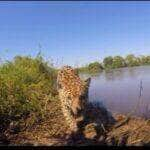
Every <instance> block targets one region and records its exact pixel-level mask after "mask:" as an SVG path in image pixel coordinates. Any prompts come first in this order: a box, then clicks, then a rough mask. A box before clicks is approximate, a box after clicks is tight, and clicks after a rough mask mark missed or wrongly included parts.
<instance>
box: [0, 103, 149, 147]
mask: <svg viewBox="0 0 150 150" xmlns="http://www.w3.org/2000/svg"><path fill="white" fill-rule="evenodd" d="M48 110H49V113H48V114H49V115H48V117H47V119H46V120H45V121H43V122H41V123H39V124H37V125H35V126H33V127H32V128H30V129H28V130H25V131H21V132H19V133H17V134H14V133H13V134H10V133H9V136H7V135H5V136H6V137H7V140H8V141H9V142H8V144H7V145H33V146H40V145H46V146H64V145H68V139H69V137H70V131H69V130H68V126H67V125H66V124H65V118H64V117H63V115H62V113H61V109H60V104H59V102H51V103H50V105H49V107H48ZM113 117H114V118H115V120H116V123H118V122H121V121H122V120H124V119H125V117H126V116H124V115H121V114H115V115H113ZM116 123H115V124H116ZM87 131H88V134H86V136H87V137H88V138H89V139H88V138H86V140H85V138H80V139H79V140H78V143H77V142H76V143H75V142H72V143H74V144H72V145H91V144H92V145H109V146H114V145H117V146H123V145H127V146H132V145H134V146H146V145H148V146H150V120H145V119H143V118H135V117H132V118H131V119H130V120H129V121H128V122H126V123H125V124H123V125H122V126H120V127H118V128H115V127H114V125H113V126H111V127H110V128H107V129H106V131H105V132H103V133H102V132H101V133H99V134H101V135H100V136H97V137H99V138H98V139H96V138H95V137H96V136H95V135H96V134H97V133H96V131H95V130H94V128H93V126H92V124H90V125H88V129H87ZM71 140H74V139H73V138H72V139H71ZM2 145H3V144H2Z"/></svg>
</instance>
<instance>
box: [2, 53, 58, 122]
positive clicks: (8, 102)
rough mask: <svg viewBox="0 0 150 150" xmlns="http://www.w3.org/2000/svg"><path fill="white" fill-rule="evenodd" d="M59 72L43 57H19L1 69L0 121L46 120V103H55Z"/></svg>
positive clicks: (3, 65)
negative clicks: (28, 117)
mask: <svg viewBox="0 0 150 150" xmlns="http://www.w3.org/2000/svg"><path fill="white" fill-rule="evenodd" d="M56 74H57V72H56V70H55V69H54V68H53V66H48V63H47V62H45V61H44V60H43V59H42V57H40V56H37V57H36V58H31V57H21V56H17V57H15V58H14V60H13V61H12V62H6V63H5V64H1V66H0V118H1V121H2V120H4V122H11V121H13V120H15V121H16V120H17V119H18V120H20V119H23V118H25V117H27V116H31V115H32V116H34V117H32V119H33V120H32V122H33V123H34V122H35V121H38V120H40V119H42V118H44V115H45V112H46V104H47V101H49V100H54V99H55V96H56V95H57V91H56Z"/></svg>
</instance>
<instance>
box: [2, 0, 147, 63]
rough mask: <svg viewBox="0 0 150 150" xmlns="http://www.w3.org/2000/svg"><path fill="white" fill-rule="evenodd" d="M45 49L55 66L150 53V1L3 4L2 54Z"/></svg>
mask: <svg viewBox="0 0 150 150" xmlns="http://www.w3.org/2000/svg"><path fill="white" fill-rule="evenodd" d="M40 50H41V53H42V55H43V56H44V58H45V59H46V60H51V61H53V62H54V64H55V65H56V66H62V65H66V64H68V65H72V66H81V65H82V66H83V65H85V64H87V63H89V62H94V61H102V60H103V58H104V57H106V56H109V55H111V56H115V55H121V56H126V55H127V54H129V53H132V54H135V55H149V54H150V2H142V1H141V2H138V1H137V2H130V1H124V2H117V1H116V2H115V1H114V2H113V1H112V2H100V1H97V2H96V1H95V2H92V1H91V2H90V1H87V2H83V1H82V2H81V1H76V2H75V1H74V2H73V1H72V2H71V1H70V2H69V1H68V2H67V1H64V2H63V1H62V2H61V1H57V2H54V1H53V2H48V1H47V2H46V1H45V2H42V1H40V2H38V1H37V2H36V1H32V2H31V1H25V2H23V1H22V2H19V1H14V2H11V1H10V2H9V1H7V2H1V3H0V58H2V59H5V60H12V59H13V57H14V56H16V55H30V56H33V57H34V56H36V55H37V53H38V52H39V51H40Z"/></svg>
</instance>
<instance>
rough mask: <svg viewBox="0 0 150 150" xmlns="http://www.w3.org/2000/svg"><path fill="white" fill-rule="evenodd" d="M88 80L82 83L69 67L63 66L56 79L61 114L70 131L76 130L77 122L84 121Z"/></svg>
mask: <svg viewBox="0 0 150 150" xmlns="http://www.w3.org/2000/svg"><path fill="white" fill-rule="evenodd" d="M89 83H90V79H88V80H86V81H82V80H81V79H80V78H79V76H78V75H77V74H76V72H75V70H74V69H72V68H71V67H70V66H64V67H63V68H62V69H61V70H60V71H59V72H58V77H57V86H58V87H57V88H58V92H59V99H60V101H61V108H62V112H63V114H64V116H65V118H66V121H67V123H68V125H69V126H70V129H72V130H75V131H76V130H78V122H80V121H82V120H83V119H84V110H85V106H86V104H87V102H88V86H89Z"/></svg>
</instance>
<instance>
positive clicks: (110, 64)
mask: <svg viewBox="0 0 150 150" xmlns="http://www.w3.org/2000/svg"><path fill="white" fill-rule="evenodd" d="M142 65H150V56H144V55H140V56H138V57H136V56H135V55H133V54H129V55H127V56H126V57H121V56H114V57H112V56H108V57H105V58H104V59H103V61H102V62H98V61H96V62H92V63H89V64H87V65H85V66H83V67H79V68H76V69H77V71H78V72H87V73H98V72H101V71H103V70H109V69H116V68H123V67H134V66H142Z"/></svg>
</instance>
